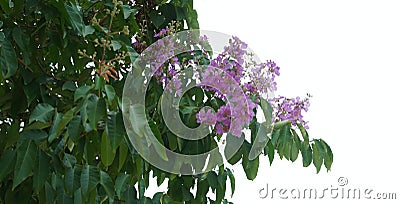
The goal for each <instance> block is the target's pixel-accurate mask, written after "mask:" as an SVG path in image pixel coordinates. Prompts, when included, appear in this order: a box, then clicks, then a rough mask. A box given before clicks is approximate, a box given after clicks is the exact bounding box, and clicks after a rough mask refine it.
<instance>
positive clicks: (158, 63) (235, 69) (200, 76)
mask: <svg viewBox="0 0 400 204" xmlns="http://www.w3.org/2000/svg"><path fill="white" fill-rule="evenodd" d="M168 33H169V31H168V30H167V29H162V30H161V31H160V32H159V33H157V34H155V35H154V37H162V36H164V35H166V34H168ZM198 42H199V48H200V49H201V50H202V52H203V54H205V57H206V58H207V59H209V60H210V64H209V65H208V66H205V67H201V68H199V67H197V65H196V64H197V61H196V59H187V61H186V62H184V63H183V64H182V63H181V62H180V61H179V59H178V58H177V57H173V58H171V59H169V57H170V56H174V50H176V49H177V47H178V46H184V43H182V42H178V41H174V40H172V38H171V39H168V38H164V39H162V40H158V41H157V42H156V46H152V47H151V48H150V50H149V52H147V53H149V54H150V55H151V56H155V60H153V61H152V62H151V63H150V68H151V70H152V72H153V73H154V76H155V77H156V79H157V80H158V81H159V82H160V83H161V84H162V85H163V87H164V88H165V90H168V91H170V92H171V93H173V92H175V94H176V95H177V96H181V95H182V91H181V85H182V82H181V80H180V79H179V78H178V73H179V72H180V71H182V70H183V69H185V68H186V67H193V68H194V73H193V74H194V75H193V76H195V78H196V80H198V81H200V84H199V86H201V87H202V88H203V89H204V90H205V91H209V92H212V93H213V97H216V98H219V99H222V100H223V101H225V102H226V104H225V105H223V106H221V107H219V109H218V110H215V111H214V110H212V109H204V108H203V109H201V110H200V111H199V112H198V113H197V115H196V119H197V122H199V123H203V124H205V125H209V126H214V128H215V133H216V134H224V133H227V132H230V133H232V134H233V135H235V136H238V137H240V136H241V133H242V130H243V128H245V127H247V126H248V125H249V124H250V121H251V120H252V119H253V118H254V117H255V114H254V111H253V110H254V108H256V106H257V103H258V102H259V97H261V96H262V95H264V94H268V92H269V91H276V90H277V83H276V81H275V79H276V77H277V76H279V75H280V72H279V71H280V68H279V66H277V64H276V63H275V62H273V61H267V62H263V63H256V62H255V60H253V58H252V57H253V55H252V53H249V52H248V51H247V44H246V43H244V42H243V41H241V40H240V39H239V38H237V37H232V38H231V39H230V40H229V44H228V46H225V47H224V50H223V51H222V53H220V54H218V55H217V56H216V57H214V58H212V57H210V56H209V53H208V52H207V51H206V50H205V48H204V46H203V44H204V43H208V39H207V36H201V37H200V39H199V41H198ZM188 53H189V54H190V55H192V56H194V54H195V52H194V51H189V52H188ZM251 99H253V100H254V101H253V100H251ZM270 103H272V104H271V105H272V106H273V108H274V113H275V116H274V117H275V120H276V121H283V120H290V121H291V122H292V124H293V125H296V124H297V123H300V124H303V126H304V127H305V128H308V126H307V122H306V121H304V119H303V115H302V112H303V111H305V112H307V111H308V107H309V100H308V98H306V99H304V100H301V99H300V98H299V97H297V98H292V99H288V98H285V97H278V98H274V99H272V100H270Z"/></svg>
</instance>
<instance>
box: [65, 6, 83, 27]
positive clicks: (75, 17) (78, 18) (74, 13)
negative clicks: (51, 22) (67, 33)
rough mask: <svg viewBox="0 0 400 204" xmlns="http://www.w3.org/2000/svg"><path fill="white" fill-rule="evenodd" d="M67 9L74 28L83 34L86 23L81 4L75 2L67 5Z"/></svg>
mask: <svg viewBox="0 0 400 204" xmlns="http://www.w3.org/2000/svg"><path fill="white" fill-rule="evenodd" d="M65 9H66V11H67V13H68V15H69V20H70V23H71V26H72V28H73V29H74V30H75V31H77V32H79V33H80V34H83V30H84V26H85V24H84V23H83V18H82V11H81V8H80V6H79V5H75V4H71V5H65Z"/></svg>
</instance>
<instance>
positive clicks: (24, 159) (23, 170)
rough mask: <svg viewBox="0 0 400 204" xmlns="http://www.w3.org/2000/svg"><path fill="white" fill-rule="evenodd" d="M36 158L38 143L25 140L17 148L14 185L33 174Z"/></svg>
mask: <svg viewBox="0 0 400 204" xmlns="http://www.w3.org/2000/svg"><path fill="white" fill-rule="evenodd" d="M35 159H36V145H35V143H33V142H32V140H23V141H22V142H21V144H20V146H19V147H18V149H17V161H16V162H17V163H16V164H15V171H14V180H13V187H12V189H13V190H14V189H15V187H17V186H18V185H19V184H20V183H22V181H24V180H25V179H26V178H28V177H29V176H31V175H32V170H33V167H34V165H35Z"/></svg>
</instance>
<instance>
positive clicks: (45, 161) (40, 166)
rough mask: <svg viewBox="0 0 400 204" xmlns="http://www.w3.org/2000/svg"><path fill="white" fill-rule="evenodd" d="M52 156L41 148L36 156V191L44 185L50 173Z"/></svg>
mask: <svg viewBox="0 0 400 204" xmlns="http://www.w3.org/2000/svg"><path fill="white" fill-rule="evenodd" d="M49 166H50V157H49V156H47V155H46V153H44V152H43V151H41V150H39V151H38V154H37V158H36V163H35V168H34V170H33V187H34V189H35V191H36V192H39V191H40V189H42V187H43V186H44V183H45V182H46V180H47V177H48V176H49V174H50V168H49Z"/></svg>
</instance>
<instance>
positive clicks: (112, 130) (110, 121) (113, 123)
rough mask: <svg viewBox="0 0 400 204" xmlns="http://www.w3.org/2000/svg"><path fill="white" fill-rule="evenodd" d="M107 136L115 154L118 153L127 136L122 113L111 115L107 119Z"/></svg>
mask: <svg viewBox="0 0 400 204" xmlns="http://www.w3.org/2000/svg"><path fill="white" fill-rule="evenodd" d="M106 131H107V135H108V137H109V138H110V144H111V147H112V150H113V152H115V151H116V149H117V147H118V146H119V144H121V141H122V139H124V135H125V127H124V124H123V120H122V116H121V113H115V112H114V113H111V114H110V115H108V117H107V124H106Z"/></svg>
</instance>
